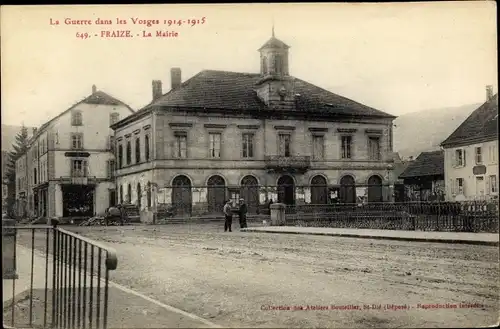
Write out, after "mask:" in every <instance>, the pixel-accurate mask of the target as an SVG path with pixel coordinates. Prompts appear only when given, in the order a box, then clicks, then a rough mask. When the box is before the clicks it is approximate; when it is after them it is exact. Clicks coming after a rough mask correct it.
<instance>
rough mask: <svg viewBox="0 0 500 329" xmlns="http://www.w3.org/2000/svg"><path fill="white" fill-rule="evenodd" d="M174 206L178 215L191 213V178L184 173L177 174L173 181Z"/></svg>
mask: <svg viewBox="0 0 500 329" xmlns="http://www.w3.org/2000/svg"><path fill="white" fill-rule="evenodd" d="M172 206H173V207H174V208H175V214H176V215H178V216H190V215H191V206H192V192H191V180H190V179H189V178H188V177H186V176H184V175H180V176H177V177H175V178H174V180H173V181H172Z"/></svg>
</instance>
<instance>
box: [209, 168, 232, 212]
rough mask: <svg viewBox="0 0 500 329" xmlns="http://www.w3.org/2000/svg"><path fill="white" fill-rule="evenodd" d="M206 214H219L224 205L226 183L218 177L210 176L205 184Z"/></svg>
mask: <svg viewBox="0 0 500 329" xmlns="http://www.w3.org/2000/svg"><path fill="white" fill-rule="evenodd" d="M207 185H208V188H207V201H208V212H210V213H220V212H222V209H223V208H224V204H225V203H226V201H227V200H226V182H225V181H224V178H222V177H221V176H219V175H215V176H212V177H210V178H209V179H208V182H207Z"/></svg>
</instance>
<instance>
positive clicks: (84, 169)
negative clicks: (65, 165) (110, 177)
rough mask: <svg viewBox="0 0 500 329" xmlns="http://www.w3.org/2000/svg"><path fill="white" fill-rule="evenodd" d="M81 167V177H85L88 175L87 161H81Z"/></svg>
mask: <svg viewBox="0 0 500 329" xmlns="http://www.w3.org/2000/svg"><path fill="white" fill-rule="evenodd" d="M82 165H83V176H85V177H87V176H88V174H89V167H88V161H87V160H83V161H82Z"/></svg>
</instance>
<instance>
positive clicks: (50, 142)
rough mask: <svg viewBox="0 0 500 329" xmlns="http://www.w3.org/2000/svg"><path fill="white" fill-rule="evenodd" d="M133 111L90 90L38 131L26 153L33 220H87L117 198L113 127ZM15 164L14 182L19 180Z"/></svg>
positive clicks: (23, 190)
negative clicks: (44, 218) (47, 218)
mask: <svg viewBox="0 0 500 329" xmlns="http://www.w3.org/2000/svg"><path fill="white" fill-rule="evenodd" d="M131 113H133V110H132V109H131V108H130V107H129V106H128V105H127V104H125V103H123V102H122V101H120V100H117V99H116V98H114V97H112V96H110V95H108V94H106V93H104V92H102V91H99V90H97V89H96V87H95V86H92V94H91V95H89V96H88V97H86V98H85V99H83V100H82V101H79V102H78V103H76V104H75V105H73V106H72V107H70V108H69V109H67V110H65V111H64V112H62V113H61V114H59V115H58V116H56V117H54V118H52V119H51V120H49V121H48V122H46V123H45V124H43V125H42V126H41V127H40V128H38V129H36V131H35V132H34V133H33V137H32V138H31V139H30V141H29V148H28V150H27V152H26V156H25V159H26V168H25V169H24V171H26V174H25V177H26V178H25V180H26V182H27V186H26V184H23V182H18V183H19V184H20V185H19V189H18V190H19V193H26V199H27V212H28V215H29V216H35V217H66V218H68V217H72V218H77V217H83V218H85V217H91V216H93V215H95V214H99V213H103V212H104V210H105V209H106V208H107V207H109V206H110V205H113V204H114V202H115V200H116V196H115V182H114V178H113V173H114V159H115V156H114V153H113V146H114V142H113V131H112V130H111V129H110V128H109V127H110V125H111V124H114V123H116V122H118V121H119V120H120V119H123V118H125V117H127V116H128V115H130V114H131ZM22 161H23V160H21V159H20V160H19V161H18V162H19V168H17V167H16V169H18V170H19V172H17V171H16V175H17V177H18V178H21V177H23V175H24V174H23V173H22V172H23V168H22V167H21V162H22Z"/></svg>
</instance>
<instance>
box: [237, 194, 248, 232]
mask: <svg viewBox="0 0 500 329" xmlns="http://www.w3.org/2000/svg"><path fill="white" fill-rule="evenodd" d="M247 212H248V207H247V205H246V203H245V199H243V198H241V199H240V209H239V210H238V214H239V217H240V228H246V227H247Z"/></svg>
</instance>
